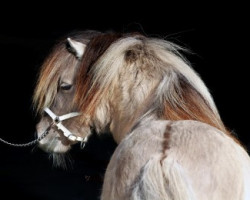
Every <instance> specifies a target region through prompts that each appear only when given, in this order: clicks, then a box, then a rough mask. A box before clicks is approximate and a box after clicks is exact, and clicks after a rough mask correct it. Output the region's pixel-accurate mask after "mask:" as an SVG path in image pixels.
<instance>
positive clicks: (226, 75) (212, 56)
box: [0, 2, 250, 200]
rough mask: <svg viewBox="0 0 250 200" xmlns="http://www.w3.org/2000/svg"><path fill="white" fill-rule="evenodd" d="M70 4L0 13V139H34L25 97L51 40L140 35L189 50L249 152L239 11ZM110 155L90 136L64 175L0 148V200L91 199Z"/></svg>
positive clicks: (43, 158)
mask: <svg viewBox="0 0 250 200" xmlns="http://www.w3.org/2000/svg"><path fill="white" fill-rule="evenodd" d="M71 3H72V2H68V3H67V4H65V6H64V8H61V7H58V5H57V7H55V8H52V7H51V5H50V4H46V5H45V4H43V5H38V4H37V5H27V6H28V7H29V8H23V7H24V5H22V6H23V7H21V5H16V4H15V5H8V6H7V5H6V6H2V7H1V9H2V11H5V13H4V14H3V12H1V16H0V22H1V23H0V53H1V54H0V55H1V56H0V59H1V60H0V68H1V134H0V137H2V138H5V139H6V140H9V141H13V142H15V143H22V142H27V141H29V140H31V139H33V138H34V132H35V123H36V118H35V115H34V113H33V111H32V101H31V98H32V93H33V89H34V86H35V82H36V80H37V74H38V69H39V67H40V65H41V63H42V62H43V59H44V58H45V57H46V56H47V55H48V54H49V52H50V49H51V48H52V46H53V44H54V43H55V42H56V39H57V38H59V37H60V36H62V35H65V34H66V33H68V32H70V31H73V30H85V29H94V30H99V31H107V30H114V31H122V32H127V31H140V32H143V33H145V34H146V35H149V36H157V37H164V38H166V39H168V40H170V41H172V42H175V43H177V44H179V45H181V46H184V47H186V48H188V49H190V50H191V51H192V53H191V54H185V56H186V57H187V58H188V60H189V61H190V62H191V64H192V66H193V68H194V69H195V70H196V71H197V72H198V73H199V74H200V76H201V77H202V79H203V80H204V82H205V83H206V85H207V87H208V88H209V89H210V92H211V94H212V96H213V97H214V100H215V103H216V105H217V107H218V110H219V112H220V114H221V117H222V120H223V121H224V123H225V124H226V126H227V127H228V128H229V129H230V130H232V131H233V132H235V133H236V134H237V135H238V137H239V139H240V140H241V141H242V143H243V144H244V145H245V146H248V148H250V138H249V136H248V132H249V131H248V125H249V95H248V93H249V78H248V77H249V49H248V48H249V31H248V30H247V28H248V26H249V20H248V19H249V16H247V15H248V14H247V12H245V8H246V7H245V5H242V4H240V3H238V4H237V5H235V4H224V5H216V4H214V5H211V4H194V5H184V4H182V3H180V2H177V3H176V5H170V4H169V3H168V2H166V5H164V4H160V3H158V4H154V5H152V4H151V5H147V4H146V3H144V4H139V6H137V7H136V6H135V5H134V4H133V3H129V2H120V3H119V4H120V5H117V6H116V7H111V6H108V5H100V4H98V3H97V2H94V3H93V5H78V4H73V3H72V5H70V4H71ZM19 6H20V7H19ZM97 8H99V10H98V9H97ZM107 8H108V9H107ZM114 148H115V143H114V142H113V141H112V138H111V137H110V136H103V137H101V138H100V137H97V136H95V135H94V136H93V137H92V138H91V139H90V142H89V143H88V144H87V146H86V148H85V149H84V150H80V149H79V147H78V146H75V147H74V148H73V149H72V151H71V153H70V155H71V158H72V160H74V162H73V164H72V165H71V167H70V168H69V169H68V170H63V169H60V168H55V167H53V166H52V161H51V160H50V159H48V155H47V154H46V153H44V152H42V151H41V150H40V149H38V148H36V147H29V148H23V149H21V148H14V147H9V146H7V145H4V144H0V157H1V164H0V184H1V185H2V186H1V195H7V196H8V198H7V197H5V198H2V197H1V199H14V197H24V198H26V199H46V200H47V199H61V200H64V199H67V200H68V199H73V200H74V199H97V198H98V196H99V195H100V191H101V184H102V182H101V177H102V176H103V173H104V171H105V167H106V165H107V162H108V159H109V156H110V155H111V154H112V151H113V150H114ZM8 190H10V191H8Z"/></svg>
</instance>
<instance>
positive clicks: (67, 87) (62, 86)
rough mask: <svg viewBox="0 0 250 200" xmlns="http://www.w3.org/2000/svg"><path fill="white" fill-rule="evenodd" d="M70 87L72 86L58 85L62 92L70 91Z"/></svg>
mask: <svg viewBox="0 0 250 200" xmlns="http://www.w3.org/2000/svg"><path fill="white" fill-rule="evenodd" d="M71 87H72V85H70V84H67V83H62V84H61V85H60V88H61V89H62V90H70V89H71Z"/></svg>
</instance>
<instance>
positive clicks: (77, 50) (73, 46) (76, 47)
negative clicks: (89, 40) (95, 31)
mask: <svg viewBox="0 0 250 200" xmlns="http://www.w3.org/2000/svg"><path fill="white" fill-rule="evenodd" d="M67 42H68V45H69V46H70V50H71V51H72V52H73V53H74V54H75V56H76V57H77V58H78V59H81V58H82V56H83V53H84V50H85V48H86V44H83V43H81V42H77V41H75V40H72V39H71V38H67Z"/></svg>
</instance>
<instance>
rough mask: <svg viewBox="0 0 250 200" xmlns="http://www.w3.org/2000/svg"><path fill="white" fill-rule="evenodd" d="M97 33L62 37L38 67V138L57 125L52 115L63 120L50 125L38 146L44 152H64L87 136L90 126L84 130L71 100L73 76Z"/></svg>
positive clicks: (36, 94) (82, 33)
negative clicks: (46, 133)
mask: <svg viewBox="0 0 250 200" xmlns="http://www.w3.org/2000/svg"><path fill="white" fill-rule="evenodd" d="M98 34H99V33H98V32H95V31H85V32H78V33H74V34H70V35H68V36H67V37H64V38H63V39H62V40H60V41H59V42H58V44H57V45H55V47H54V49H53V51H52V52H51V53H50V54H49V55H48V57H47V59H46V60H45V62H44V63H43V65H42V67H41V71H40V74H39V79H38V82H37V86H36V89H35V92H34V104H35V106H36V110H37V113H38V114H39V115H40V117H41V120H40V121H39V123H38V124H37V133H38V136H41V134H42V133H43V132H44V131H45V130H46V129H47V128H48V127H49V126H50V125H51V123H58V122H56V117H55V118H53V117H54V116H62V117H63V118H64V121H63V120H62V121H60V123H58V124H57V125H56V124H55V125H53V126H51V129H50V130H49V134H48V135H47V136H46V137H45V138H43V139H42V140H41V141H40V142H39V146H40V147H41V148H42V149H43V150H45V151H47V152H51V153H65V152H67V151H68V150H69V149H70V146H71V145H72V144H74V143H76V141H83V140H84V138H86V136H88V135H89V134H90V127H83V126H81V125H80V123H79V122H80V121H79V116H78V114H75V111H77V110H76V108H77V106H75V105H74V104H73V97H74V94H75V77H76V73H77V71H78V70H79V66H80V63H81V58H82V56H83V54H84V49H85V47H86V44H87V43H88V41H89V40H90V39H91V38H92V37H94V36H95V35H98ZM68 113H70V115H67V114H68ZM72 113H73V114H72ZM57 120H58V119H57ZM53 121H54V122H53ZM59 125H60V126H59ZM65 132H66V133H67V135H66V134H65ZM85 140H86V139H85ZM53 155H55V154H53Z"/></svg>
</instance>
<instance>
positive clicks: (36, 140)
mask: <svg viewBox="0 0 250 200" xmlns="http://www.w3.org/2000/svg"><path fill="white" fill-rule="evenodd" d="M53 125H54V122H52V123H51V124H50V125H49V127H48V128H47V129H46V130H45V131H44V133H43V134H42V135H41V136H39V137H38V138H37V139H35V140H33V141H31V142H27V143H23V144H15V143H11V142H7V141H6V140H4V139H2V138H0V141H1V142H2V143H4V144H7V145H10V146H14V147H28V146H32V145H34V144H36V143H37V142H39V141H41V140H42V139H43V138H45V137H46V136H47V135H48V134H49V130H50V129H51V127H52V126H53Z"/></svg>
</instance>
